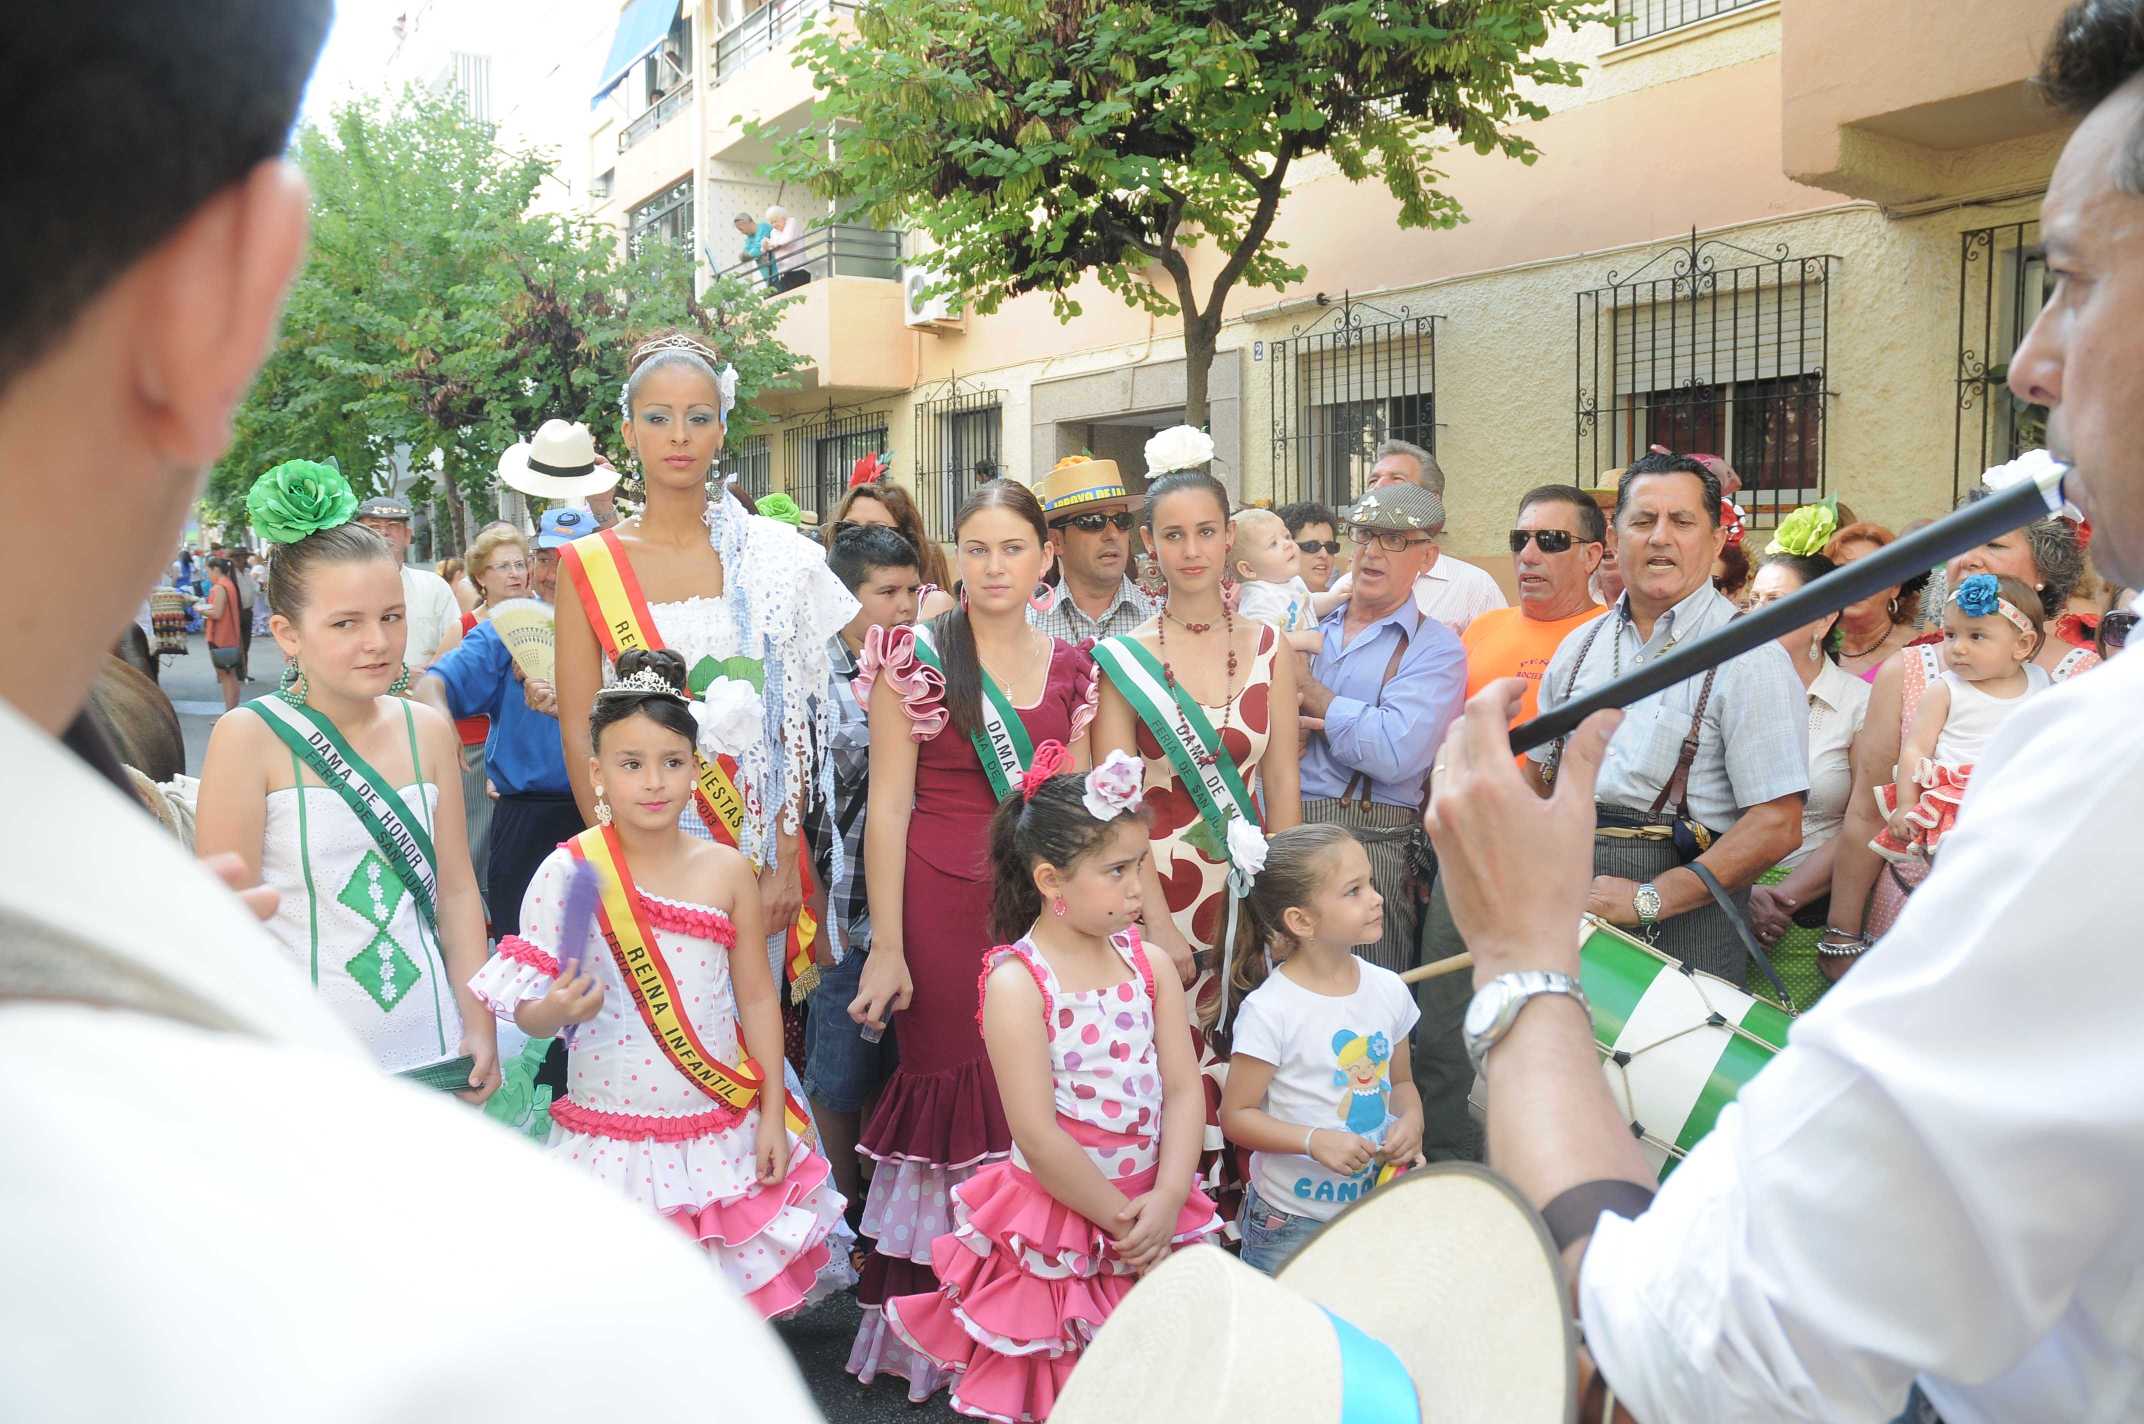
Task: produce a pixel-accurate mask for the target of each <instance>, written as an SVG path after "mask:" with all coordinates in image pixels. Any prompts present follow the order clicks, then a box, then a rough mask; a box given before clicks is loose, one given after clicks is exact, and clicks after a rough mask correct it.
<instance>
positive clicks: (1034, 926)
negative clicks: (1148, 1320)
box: [885, 746, 1221, 1424]
mask: <svg viewBox="0 0 2144 1424" xmlns="http://www.w3.org/2000/svg"><path fill="white" fill-rule="evenodd" d="M1063 751H1064V749H1063V748H1062V747H1055V746H1045V747H1043V748H1041V749H1038V751H1037V752H1036V756H1035V764H1034V768H1033V770H1031V771H1030V772H1029V773H1028V775H1027V777H1026V778H1025V781H1024V783H1023V785H1022V787H1021V794H1020V795H1018V796H1010V797H1007V798H1006V800H1005V802H1004V804H1003V805H1002V806H1000V807H999V808H998V812H997V815H996V817H995V818H994V819H993V821H992V823H991V860H992V867H993V871H994V874H995V877H996V880H995V885H994V887H993V901H992V909H991V920H992V931H993V933H994V934H996V935H998V936H1000V937H1007V936H1010V935H1012V934H1016V933H1020V932H1021V931H1023V930H1024V931H1025V933H1024V934H1021V937H1020V938H1019V939H1018V941H1017V942H1015V943H1012V944H1009V945H1001V946H1000V947H999V948H997V949H994V950H992V951H991V952H990V953H989V955H988V956H986V957H985V960H984V965H983V977H982V985H981V997H982V1008H981V1012H980V1014H979V1018H980V1019H981V1022H982V1029H983V1042H984V1045H985V1047H986V1048H987V1049H988V1050H989V1053H990V1066H991V1069H992V1072H993V1073H994V1075H995V1077H996V1079H997V1085H998V1093H999V1096H1000V1097H1001V1098H1002V1099H1003V1101H1004V1104H1005V1116H1006V1119H1007V1121H1008V1122H1009V1123H1010V1124H1011V1126H1012V1136H1013V1151H1012V1159H1011V1160H1010V1161H1005V1162H997V1163H993V1164H992V1165H990V1166H988V1167H986V1168H984V1169H983V1170H982V1171H981V1172H979V1173H977V1174H976V1175H975V1176H973V1177H971V1178H969V1179H968V1180H967V1181H966V1182H963V1183H962V1184H961V1185H959V1186H957V1187H955V1188H954V1189H953V1199H954V1212H953V1222H954V1224H953V1230H952V1231H950V1232H948V1233H946V1234H945V1235H943V1236H940V1237H939V1238H938V1239H937V1240H936V1242H934V1243H933V1246H932V1250H931V1265H932V1268H933V1270H934V1271H935V1272H936V1274H937V1276H938V1279H939V1282H940V1284H939V1288H938V1290H937V1291H936V1292H934V1293H931V1294H926V1295H907V1296H896V1297H894V1298H892V1299H890V1300H888V1301H887V1302H886V1305H885V1316H886V1324H887V1327H888V1328H889V1329H891V1330H892V1331H894V1332H895V1333H896V1334H897V1335H899V1336H900V1337H901V1339H902V1340H903V1341H905V1342H906V1343H907V1344H908V1345H909V1346H910V1347H912V1348H913V1349H915V1350H917V1351H919V1352H920V1353H922V1354H923V1355H924V1356H926V1357H927V1358H929V1359H930V1360H932V1361H933V1362H935V1363H936V1364H938V1365H940V1366H942V1367H944V1368H946V1369H948V1370H950V1371H952V1373H953V1376H954V1383H953V1407H954V1408H955V1409H958V1410H960V1411H961V1412H962V1413H964V1414H970V1415H974V1416H975V1417H977V1418H981V1419H996V1420H1004V1421H1008V1424H1026V1422H1027V1421H1032V1420H1041V1419H1047V1418H1048V1417H1049V1413H1050V1408H1051V1405H1052V1404H1053V1403H1054V1402H1055V1400H1056V1397H1057V1393H1058V1391H1059V1390H1060V1389H1061V1388H1062V1387H1063V1385H1064V1382H1065V1380H1066V1379H1067V1378H1068V1377H1069V1376H1070V1375H1071V1373H1072V1368H1073V1366H1074V1365H1075V1364H1076V1363H1078V1360H1079V1354H1080V1351H1081V1350H1083V1349H1084V1348H1085V1347H1086V1344H1087V1342H1088V1341H1089V1340H1091V1339H1093V1338H1094V1332H1095V1331H1096V1330H1098V1329H1100V1328H1101V1325H1102V1322H1103V1321H1104V1320H1107V1319H1108V1318H1109V1314H1110V1312H1111V1311H1112V1310H1114V1309H1115V1308H1116V1305H1117V1302H1119V1301H1120V1300H1122V1299H1123V1298H1124V1296H1125V1294H1126V1293H1127V1292H1128V1291H1130V1290H1131V1288H1132V1284H1133V1282H1134V1280H1135V1279H1136V1278H1137V1277H1138V1276H1140V1275H1142V1274H1144V1273H1145V1272H1146V1271H1148V1270H1150V1269H1152V1268H1153V1267H1154V1266H1156V1265H1158V1264H1159V1263H1160V1262H1161V1260H1162V1259H1163V1258H1164V1257H1165V1256H1167V1255H1168V1254H1169V1252H1171V1251H1172V1250H1174V1249H1176V1248H1177V1247H1178V1246H1181V1245H1185V1244H1187V1243H1190V1242H1193V1241H1197V1240H1201V1239H1204V1238H1206V1237H1210V1236H1217V1235H1218V1234H1219V1232H1220V1230H1221V1222H1220V1219H1219V1217H1218V1216H1216V1215H1215V1213H1214V1208H1213V1203H1212V1202H1211V1201H1209V1200H1208V1199H1207V1198H1206V1196H1205V1194H1204V1193H1202V1192H1200V1191H1199V1190H1198V1189H1197V1188H1196V1187H1194V1186H1193V1185H1192V1174H1193V1172H1194V1170H1195V1169H1196V1166H1197V1162H1198V1153H1199V1146H1200V1139H1201V1135H1202V1134H1201V1129H1202V1127H1203V1126H1204V1115H1205V1099H1204V1096H1203V1094H1202V1093H1201V1092H1200V1087H1199V1075H1198V1064H1197V1060H1196V1059H1195V1058H1194V1057H1193V1056H1192V1051H1191V1032H1190V1027H1189V1021H1188V1018H1187V1016H1186V1014H1185V1011H1184V1003H1183V989H1182V987H1181V986H1180V985H1179V983H1178V982H1177V979H1176V976H1175V975H1173V974H1163V975H1161V976H1159V978H1158V979H1157V977H1156V976H1155V974H1154V971H1153V968H1152V966H1151V965H1150V964H1149V963H1148V961H1147V956H1146V951H1145V950H1144V949H1143V948H1142V947H1141V946H1140V943H1139V936H1138V932H1137V931H1136V930H1135V929H1133V928H1132V925H1133V922H1134V921H1136V920H1137V919H1138V917H1139V907H1140V899H1141V896H1140V876H1139V867H1140V862H1141V861H1142V860H1143V859H1144V857H1145V855H1146V842H1147V829H1146V825H1145V822H1144V821H1143V819H1142V818H1141V815H1140V810H1139V806H1140V793H1139V783H1140V771H1139V763H1138V761H1137V760H1136V759H1134V758H1132V757H1129V756H1126V755H1124V754H1123V753H1121V752H1118V753H1114V754H1112V755H1111V756H1110V757H1109V759H1107V760H1106V761H1104V762H1103V764H1102V765H1101V766H1100V767H1098V768H1097V769H1096V770H1095V771H1094V772H1092V773H1090V774H1088V775H1085V776H1080V775H1057V774H1054V773H1056V772H1058V771H1061V770H1062V769H1063V767H1064V766H1065V765H1066V764H1067V760H1066V758H1065V757H1064V756H1063V755H1062V754H1063Z"/></svg>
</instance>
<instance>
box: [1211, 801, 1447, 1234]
mask: <svg viewBox="0 0 2144 1424" xmlns="http://www.w3.org/2000/svg"><path fill="white" fill-rule="evenodd" d="M1244 904H1245V907H1246V908H1247V909H1248V910H1249V911H1250V923H1251V925H1252V929H1253V933H1254V934H1255V935H1256V936H1257V938H1258V939H1259V941H1260V944H1259V946H1258V948H1260V949H1262V950H1263V951H1264V952H1263V953H1258V952H1251V953H1245V954H1239V955H1238V956H1237V960H1236V963H1237V966H1238V971H1239V975H1240V976H1241V977H1240V979H1239V987H1245V988H1249V989H1250V990H1251V992H1250V994H1249V995H1248V997H1246V998H1245V999H1244V1000H1243V1004H1242V1007H1240V1008H1239V1009H1238V1010H1237V1011H1236V1015H1235V1021H1234V1024H1233V1025H1232V1027H1231V1031H1230V1032H1231V1046H1232V1048H1233V1056H1232V1057H1231V1058H1230V1060H1229V1065H1228V1086H1227V1088H1226V1090H1225V1091H1224V1093H1223V1094H1222V1098H1221V1130H1222V1131H1223V1132H1224V1133H1226V1134H1227V1136H1228V1139H1229V1141H1231V1142H1234V1143H1235V1144H1236V1145H1237V1146H1239V1147H1246V1148H1249V1149H1250V1151H1251V1154H1252V1156H1251V1180H1250V1190H1249V1191H1248V1192H1247V1193H1246V1194H1245V1198H1244V1203H1243V1216H1242V1220H1241V1228H1242V1233H1243V1259H1244V1261H1245V1262H1246V1263H1247V1264H1249V1265H1253V1266H1256V1267H1258V1269H1260V1270H1262V1271H1266V1272H1269V1273H1270V1272H1273V1271H1277V1270H1279V1269H1280V1267H1281V1266H1282V1265H1284V1264H1285V1263H1286V1262H1287V1260H1288V1258H1289V1257H1291V1256H1293V1255H1294V1254H1295V1253H1296V1251H1297V1250H1298V1249H1300V1248H1301V1246H1302V1244H1303V1243H1304V1242H1305V1241H1307V1240H1309V1239H1310V1237H1311V1236H1312V1234H1314V1233H1315V1232H1316V1231H1317V1229H1318V1227H1320V1226H1321V1225H1323V1224H1324V1223H1325V1222H1327V1221H1329V1220H1331V1219H1332V1217H1333V1216H1334V1215H1335V1214H1337V1213H1338V1212H1339V1210H1340V1209H1341V1208H1342V1207H1343V1206H1346V1205H1347V1204H1348V1203H1349V1202H1352V1201H1355V1200H1357V1199H1358V1198H1360V1197H1361V1196H1362V1195H1363V1194H1364V1193H1366V1192H1368V1191H1369V1190H1370V1189H1371V1188H1373V1187H1375V1186H1377V1185H1378V1184H1379V1183H1380V1182H1382V1181H1384V1180H1385V1179H1386V1178H1387V1177H1389V1176H1391V1175H1392V1174H1393V1173H1394V1172H1396V1171H1398V1170H1401V1169H1403V1168H1405V1167H1407V1166H1411V1165H1412V1164H1413V1163H1414V1162H1415V1161H1416V1160H1417V1158H1418V1157H1419V1155H1420V1152H1421V1148H1422V1101H1421V1098H1420V1097H1419V1095H1417V1093H1416V1092H1415V1087H1414V1079H1413V1075H1412V1073H1411V1071H1410V1069H1409V1067H1408V1060H1407V1036H1408V1034H1409V1033H1411V1032H1412V1031H1413V1030H1414V1025H1415V1020H1416V1019H1417V1018H1419V1017H1420V1014H1419V1012H1418V1011H1417V1010H1416V1008H1415V1002H1414V995H1412V994H1410V993H1409V992H1408V991H1407V986H1406V985H1405V984H1403V983H1401V982H1400V977H1399V975H1397V974H1394V973H1393V972H1392V971H1391V970H1389V969H1381V968H1379V967H1378V966H1377V965H1374V964H1371V963H1368V962H1367V961H1365V960H1363V959H1360V958H1358V957H1357V956H1356V954H1355V952H1354V951H1355V947H1356V946H1357V945H1364V944H1375V943H1377V941H1378V940H1379V938H1380V937H1381V935H1382V932H1383V908H1384V901H1383V899H1382V897H1380V896H1379V895H1378V893H1377V890H1376V888H1375V887H1374V886H1373V885H1371V883H1370V858H1369V856H1368V854H1366V853H1365V852H1364V850H1363V848H1362V845H1361V843H1360V842H1359V841H1357V840H1356V839H1355V837H1354V836H1353V835H1351V834H1349V832H1348V831H1347V830H1346V828H1344V827H1341V826H1334V825H1303V826H1295V827H1292V828H1291V829H1289V830H1285V831H1282V832H1280V833H1279V834H1278V835H1276V836H1274V837H1273V838H1272V840H1271V841H1270V842H1269V843H1268V848H1267V853H1266V863H1265V866H1264V867H1263V868H1262V869H1261V870H1260V871H1259V872H1258V876H1257V879H1256V881H1255V883H1254V884H1253V885H1252V888H1251V893H1250V894H1249V895H1248V896H1247V897H1246V898H1245V901H1244Z"/></svg>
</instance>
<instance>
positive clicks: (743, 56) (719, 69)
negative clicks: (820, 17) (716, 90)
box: [714, 0, 857, 84]
mask: <svg viewBox="0 0 2144 1424" xmlns="http://www.w3.org/2000/svg"><path fill="white" fill-rule="evenodd" d="M856 8H857V0H769V3H767V4H765V5H762V6H761V7H760V8H759V9H757V10H754V11H753V12H752V13H751V14H749V15H747V16H745V18H743V19H742V20H739V21H738V22H737V23H736V24H735V25H732V26H731V27H730V28H729V30H728V31H726V32H725V33H724V34H723V35H722V37H721V38H720V39H718V40H716V41H715V58H714V71H715V83H717V84H720V83H722V82H723V81H724V80H726V79H730V78H733V77H734V76H735V75H736V74H737V72H738V71H739V70H741V69H743V68H744V67H745V66H746V65H748V64H750V63H751V62H752V61H753V60H755V59H757V58H759V57H760V56H761V55H763V54H766V53H767V52H768V51H770V50H772V49H774V48H775V46H777V45H779V44H781V43H782V41H784V40H786V39H788V38H789V37H790V36H791V35H794V34H796V33H797V32H798V31H799V30H801V29H802V28H803V27H804V20H805V18H806V17H807V16H811V15H816V14H820V13H825V14H833V13H836V12H838V11H842V10H854V9H856Z"/></svg>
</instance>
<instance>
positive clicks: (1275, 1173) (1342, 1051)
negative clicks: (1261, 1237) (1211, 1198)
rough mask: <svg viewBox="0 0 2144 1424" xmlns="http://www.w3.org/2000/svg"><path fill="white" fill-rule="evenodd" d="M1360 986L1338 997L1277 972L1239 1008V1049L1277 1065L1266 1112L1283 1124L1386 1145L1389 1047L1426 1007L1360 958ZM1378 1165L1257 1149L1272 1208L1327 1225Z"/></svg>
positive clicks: (1255, 1166)
mask: <svg viewBox="0 0 2144 1424" xmlns="http://www.w3.org/2000/svg"><path fill="white" fill-rule="evenodd" d="M1355 963H1356V965H1357V966H1358V967H1359V968H1360V970H1361V974H1360V975H1359V977H1358V978H1357V979H1356V981H1355V992H1354V993H1352V994H1347V995H1342V996H1339V997H1335V996H1333V995H1330V994H1319V993H1316V992H1314V991H1312V990H1309V989H1306V988H1304V987H1303V986H1302V985H1300V984H1298V983H1296V982H1295V981H1294V980H1293V979H1290V978H1289V977H1288V976H1287V975H1286V974H1283V973H1281V972H1280V971H1279V970H1277V969H1276V970H1275V971H1274V972H1273V973H1272V974H1271V975H1270V976H1268V977H1267V979H1266V982H1265V983H1263V984H1260V985H1259V986H1258V987H1257V988H1256V989H1253V990H1252V991H1251V994H1250V997H1249V998H1247V999H1245V1000H1244V1001H1243V1007H1242V1008H1240V1009H1238V1010H1237V1011H1236V1027H1235V1037H1234V1040H1233V1044H1234V1049H1235V1051H1236V1052H1238V1053H1243V1054H1248V1055H1249V1056H1250V1057H1252V1058H1256V1059H1258V1060H1259V1061H1260V1062H1264V1063H1270V1064H1272V1065H1273V1081H1272V1083H1271V1084H1270V1085H1268V1086H1267V1088H1266V1100H1265V1104H1264V1106H1265V1110H1266V1111H1267V1112H1268V1113H1271V1114H1272V1115H1273V1116H1274V1117H1277V1118H1279V1119H1280V1120H1281V1121H1282V1122H1290V1123H1300V1124H1302V1126H1303V1127H1305V1128H1306V1129H1307V1128H1314V1127H1329V1128H1334V1129H1337V1130H1339V1131H1342V1132H1352V1133H1355V1134H1357V1135H1358V1136H1361V1137H1367V1138H1369V1139H1370V1140H1371V1141H1372V1142H1377V1143H1382V1142H1383V1141H1384V1136H1385V1119H1386V1117H1387V1115H1388V1114H1387V1111H1386V1103H1387V1102H1388V1101H1389V1100H1390V1098H1391V1096H1392V1079H1391V1066H1390V1060H1391V1056H1392V1046H1393V1045H1394V1044H1396V1043H1398V1042H1400V1041H1401V1040H1402V1039H1404V1038H1406V1037H1407V1035H1408V1034H1410V1033H1412V1032H1413V1031H1414V1025H1415V1021H1416V1020H1417V1019H1419V1018H1420V1017H1421V1012H1420V1010H1418V1009H1417V1008H1416V1007H1415V1002H1414V995H1413V994H1412V993H1410V992H1408V989H1407V986H1406V985H1405V984H1403V983H1401V982H1400V976H1399V975H1397V974H1394V973H1393V972H1392V971H1391V970H1389V969H1381V968H1379V967H1378V966H1377V965H1375V964H1371V963H1369V962H1368V961H1367V960H1363V959H1357V960H1356V961H1355ZM1377 1172H1378V1168H1377V1167H1376V1166H1375V1165H1373V1166H1372V1167H1371V1168H1370V1169H1369V1170H1368V1171H1366V1172H1362V1173H1359V1174H1357V1175H1356V1176H1354V1177H1339V1176H1335V1175H1334V1174H1333V1173H1331V1172H1328V1171H1326V1170H1325V1168H1323V1167H1322V1166H1320V1165H1318V1163H1317V1161H1316V1160H1315V1159H1314V1158H1311V1157H1308V1156H1305V1155H1303V1154H1301V1153H1293V1152H1285V1153H1284V1152H1254V1153H1252V1154H1251V1180H1252V1181H1254V1182H1255V1183H1257V1185H1258V1195H1260V1196H1261V1197H1264V1198H1265V1201H1266V1205H1268V1206H1272V1207H1277V1208H1279V1209H1280V1210H1282V1211H1285V1212H1289V1213H1291V1214H1293V1215H1295V1216H1307V1217H1311V1218H1313V1219H1314V1220H1318V1221H1329V1220H1331V1219H1332V1218H1333V1217H1334V1216H1335V1215H1337V1214H1338V1213H1339V1211H1340V1208H1342V1207H1343V1206H1346V1205H1347V1204H1348V1203H1349V1202H1351V1201H1354V1200H1355V1199H1356V1198H1358V1197H1360V1196H1361V1195H1362V1194H1363V1193H1364V1192H1366V1191H1368V1190H1369V1189H1370V1186H1371V1184H1372V1183H1374V1182H1375V1181H1376V1179H1377Z"/></svg>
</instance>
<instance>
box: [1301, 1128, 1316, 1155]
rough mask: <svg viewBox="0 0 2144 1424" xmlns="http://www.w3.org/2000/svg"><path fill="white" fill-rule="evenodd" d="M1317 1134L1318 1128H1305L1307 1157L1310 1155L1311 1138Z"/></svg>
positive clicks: (1304, 1152) (1304, 1145)
mask: <svg viewBox="0 0 2144 1424" xmlns="http://www.w3.org/2000/svg"><path fill="white" fill-rule="evenodd" d="M1317 1135H1318V1130H1317V1129H1316V1128H1314V1127H1311V1128H1305V1129H1304V1130H1303V1155H1304V1156H1305V1157H1308V1156H1309V1155H1310V1139H1311V1138H1313V1137H1316V1136H1317Z"/></svg>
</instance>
